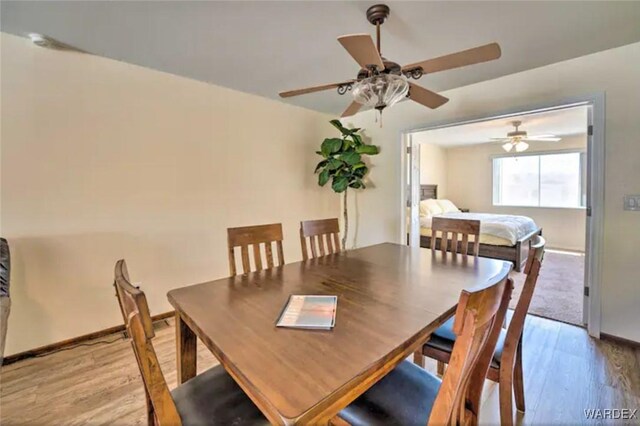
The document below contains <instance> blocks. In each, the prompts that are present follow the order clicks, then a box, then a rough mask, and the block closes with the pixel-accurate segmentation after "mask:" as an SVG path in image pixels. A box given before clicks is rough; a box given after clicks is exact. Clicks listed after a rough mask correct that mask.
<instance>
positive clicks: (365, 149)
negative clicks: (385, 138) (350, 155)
mask: <svg viewBox="0 0 640 426" xmlns="http://www.w3.org/2000/svg"><path fill="white" fill-rule="evenodd" d="M356 152H357V153H359V154H366V155H376V154H379V153H380V150H379V149H378V147H377V146H375V145H359V146H357V147H356Z"/></svg>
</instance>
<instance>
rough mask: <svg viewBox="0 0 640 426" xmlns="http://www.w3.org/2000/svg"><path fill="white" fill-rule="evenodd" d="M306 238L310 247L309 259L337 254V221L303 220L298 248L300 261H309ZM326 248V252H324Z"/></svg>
mask: <svg viewBox="0 0 640 426" xmlns="http://www.w3.org/2000/svg"><path fill="white" fill-rule="evenodd" d="M307 238H308V239H309V246H310V247H311V257H312V258H315V257H318V256H324V255H326V254H333V253H339V252H340V251H341V250H342V249H341V248H340V224H339V223H338V219H321V220H305V221H302V222H300V246H301V247H302V259H303V260H307V259H309V250H308V247H307ZM325 247H326V250H325Z"/></svg>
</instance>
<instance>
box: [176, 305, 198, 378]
mask: <svg viewBox="0 0 640 426" xmlns="http://www.w3.org/2000/svg"><path fill="white" fill-rule="evenodd" d="M196 342H197V340H196V335H195V333H194V332H193V331H192V330H191V329H190V328H189V326H188V325H187V324H186V323H185V322H184V321H183V319H182V317H180V314H179V313H178V312H177V311H176V359H177V362H178V384H179V385H181V384H182V383H184V382H186V381H187V380H189V379H191V378H193V377H195V376H196V356H197V351H196Z"/></svg>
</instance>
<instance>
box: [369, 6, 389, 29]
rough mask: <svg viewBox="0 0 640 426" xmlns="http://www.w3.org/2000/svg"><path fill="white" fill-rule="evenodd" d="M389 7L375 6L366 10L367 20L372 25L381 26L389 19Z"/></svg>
mask: <svg viewBox="0 0 640 426" xmlns="http://www.w3.org/2000/svg"><path fill="white" fill-rule="evenodd" d="M389 12H390V9H389V6H387V5H386V4H375V5H373V6H371V7H370V8H369V9H367V20H368V21H369V22H371V24H373V25H382V24H383V23H384V21H385V19H387V18H388V17H389Z"/></svg>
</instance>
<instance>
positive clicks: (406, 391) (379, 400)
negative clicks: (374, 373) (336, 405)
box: [338, 360, 442, 426]
mask: <svg viewBox="0 0 640 426" xmlns="http://www.w3.org/2000/svg"><path fill="white" fill-rule="evenodd" d="M441 383H442V381H441V380H440V379H439V378H437V377H436V376H434V375H433V374H431V373H429V372H427V371H426V370H424V369H422V368H420V367H418V366H417V365H415V364H413V363H411V362H409V361H406V360H405V361H403V362H402V363H400V365H398V366H397V367H396V368H395V369H394V370H392V371H391V372H390V373H389V374H387V375H386V376H385V377H384V378H382V379H381V380H380V381H379V382H378V383H376V384H375V385H373V386H372V387H371V388H370V389H369V390H368V391H366V392H365V393H364V394H362V395H361V396H360V397H358V399H356V400H355V401H353V402H352V403H351V405H349V406H348V407H346V408H345V409H344V410H342V411H341V412H340V413H339V414H338V416H339V417H341V418H342V419H344V420H346V421H347V422H349V423H350V424H351V425H354V426H357V425H426V424H427V421H428V420H429V415H430V414H431V409H432V407H433V404H434V402H435V399H436V396H437V395H438V391H439V390H440V385H441Z"/></svg>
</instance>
